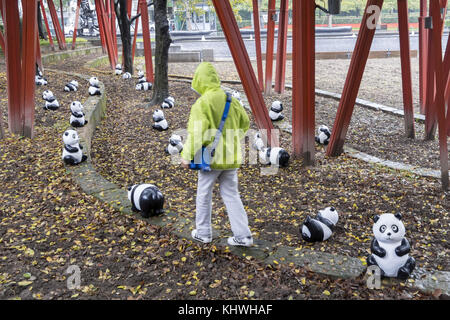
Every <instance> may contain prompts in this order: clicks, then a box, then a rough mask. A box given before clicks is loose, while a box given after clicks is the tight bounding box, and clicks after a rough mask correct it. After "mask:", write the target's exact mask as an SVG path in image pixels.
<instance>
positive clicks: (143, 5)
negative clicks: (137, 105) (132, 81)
mask: <svg viewBox="0 0 450 320" xmlns="http://www.w3.org/2000/svg"><path fill="white" fill-rule="evenodd" d="M139 6H140V9H141V18H142V19H141V21H142V37H143V38H144V56H145V70H146V77H147V80H148V81H149V82H152V83H153V81H154V79H153V60H152V43H151V40H150V29H149V26H148V24H149V20H148V7H147V2H146V1H145V0H139Z"/></svg>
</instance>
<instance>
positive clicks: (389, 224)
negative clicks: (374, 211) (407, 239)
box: [373, 213, 405, 242]
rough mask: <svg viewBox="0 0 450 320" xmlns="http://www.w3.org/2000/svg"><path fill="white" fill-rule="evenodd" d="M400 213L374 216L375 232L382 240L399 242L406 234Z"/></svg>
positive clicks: (379, 239) (376, 236)
mask: <svg viewBox="0 0 450 320" xmlns="http://www.w3.org/2000/svg"><path fill="white" fill-rule="evenodd" d="M401 219H402V216H401V214H400V213H397V214H395V215H394V214H392V213H385V214H382V215H376V216H374V218H373V220H374V222H375V223H374V224H373V234H374V235H375V238H376V239H377V240H378V241H380V242H399V241H401V240H402V239H403V237H404V236H405V226H404V225H403V222H402V220H401Z"/></svg>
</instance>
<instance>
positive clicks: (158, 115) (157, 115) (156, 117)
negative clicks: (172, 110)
mask: <svg viewBox="0 0 450 320" xmlns="http://www.w3.org/2000/svg"><path fill="white" fill-rule="evenodd" d="M161 120H164V112H163V111H162V110H161V109H156V110H155V111H154V112H153V121H155V122H158V121H161Z"/></svg>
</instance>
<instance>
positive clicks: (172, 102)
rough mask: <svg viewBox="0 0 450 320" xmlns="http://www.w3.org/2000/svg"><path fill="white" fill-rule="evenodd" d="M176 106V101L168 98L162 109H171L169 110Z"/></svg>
mask: <svg viewBox="0 0 450 320" xmlns="http://www.w3.org/2000/svg"><path fill="white" fill-rule="evenodd" d="M174 105H175V99H174V98H173V97H167V98H165V99H164V101H163V103H162V104H161V108H163V109H169V108H173V106H174Z"/></svg>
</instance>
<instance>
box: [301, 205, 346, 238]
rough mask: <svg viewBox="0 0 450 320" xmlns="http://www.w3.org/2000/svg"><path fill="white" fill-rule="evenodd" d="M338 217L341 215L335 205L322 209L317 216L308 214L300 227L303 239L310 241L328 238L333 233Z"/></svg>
mask: <svg viewBox="0 0 450 320" xmlns="http://www.w3.org/2000/svg"><path fill="white" fill-rule="evenodd" d="M338 219H339V215H338V212H337V211H336V209H335V208H334V207H328V208H325V209H323V210H320V211H319V213H318V214H317V216H316V217H315V218H311V217H310V216H307V217H306V219H305V221H304V222H303V226H302V228H301V229H300V232H301V234H302V238H303V240H305V241H308V242H317V241H325V240H327V239H328V238H329V237H330V236H331V234H332V233H333V230H334V227H335V226H336V224H337V222H338Z"/></svg>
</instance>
